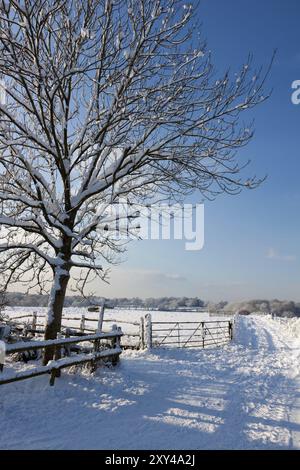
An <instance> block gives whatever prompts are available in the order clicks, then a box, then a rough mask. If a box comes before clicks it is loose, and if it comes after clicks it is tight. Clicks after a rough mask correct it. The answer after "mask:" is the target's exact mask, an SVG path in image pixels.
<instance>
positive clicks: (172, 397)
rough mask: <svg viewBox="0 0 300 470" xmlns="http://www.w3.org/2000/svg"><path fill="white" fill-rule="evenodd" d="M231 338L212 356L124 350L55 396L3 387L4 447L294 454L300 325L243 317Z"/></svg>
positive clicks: (51, 390)
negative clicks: (110, 364) (114, 362)
mask: <svg viewBox="0 0 300 470" xmlns="http://www.w3.org/2000/svg"><path fill="white" fill-rule="evenodd" d="M111 313H114V312H113V311H112V312H111ZM131 314H132V312H131ZM164 315H165V313H164ZM184 315H186V314H184ZM234 333H235V337H234V341H233V342H232V343H231V344H230V345H228V346H226V347H224V348H218V349H213V350H212V349H211V350H204V351H203V350H200V349H192V350H191V349H190V350H179V349H170V350H159V349H156V350H153V351H152V352H136V351H135V352H132V351H131V352H130V351H127V352H124V353H123V354H122V356H121V362H120V365H119V366H118V367H117V368H115V369H104V368H99V369H98V370H97V372H96V373H95V374H94V375H88V373H87V372H84V371H82V372H81V373H80V374H77V375H74V374H71V373H66V372H65V373H64V374H63V376H62V378H61V379H59V380H57V381H56V384H55V386H54V387H49V385H48V378H47V377H45V376H44V377H39V378H34V379H32V380H27V381H24V382H19V383H16V384H8V385H4V386H1V387H0V407H1V421H0V448H1V449H293V448H294V449H295V448H300V438H299V436H300V411H299V410H300V401H299V392H300V382H299V380H300V378H299V373H300V362H299V360H300V320H294V319H292V320H286V319H285V320H276V319H275V320H272V319H271V318H270V317H262V316H252V317H240V318H238V319H237V321H236V325H235V332H234Z"/></svg>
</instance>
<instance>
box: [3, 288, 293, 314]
mask: <svg viewBox="0 0 300 470" xmlns="http://www.w3.org/2000/svg"><path fill="white" fill-rule="evenodd" d="M103 300H105V304H106V306H107V307H110V308H118V307H123V308H126V307H127V308H130V307H136V308H143V309H157V310H162V311H172V310H173V311H174V310H184V309H186V310H188V309H194V308H203V309H206V310H208V311H210V312H219V311H223V312H224V313H226V312H234V313H235V312H238V311H242V310H243V311H245V312H248V313H255V312H262V313H274V314H275V315H276V316H279V317H294V316H297V317H300V302H294V301H282V300H277V299H275V300H249V301H244V302H235V303H228V302H226V301H221V302H206V301H204V300H201V299H200V298H199V297H158V298H154V297H149V298H146V299H141V298H139V297H130V298H128V297H120V298H111V299H108V298H106V299H104V298H103V297H90V298H83V297H81V296H79V295H78V296H68V297H67V298H66V302H65V307H87V306H89V305H91V304H96V305H97V304H100V303H101V302H102V301H103ZM2 303H3V306H2V307H4V306H5V305H6V304H8V305H10V306H22V307H46V306H47V304H48V296H47V295H38V294H24V293H20V292H9V293H7V294H6V295H5V298H4V297H3V299H2V301H1V299H0V304H2ZM0 310H1V305H0Z"/></svg>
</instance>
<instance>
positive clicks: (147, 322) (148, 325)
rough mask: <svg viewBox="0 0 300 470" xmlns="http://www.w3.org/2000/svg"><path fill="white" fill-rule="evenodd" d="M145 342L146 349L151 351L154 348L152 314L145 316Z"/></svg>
mask: <svg viewBox="0 0 300 470" xmlns="http://www.w3.org/2000/svg"><path fill="white" fill-rule="evenodd" d="M145 333H146V334H145V336H146V338H145V342H146V348H147V349H151V348H152V319H151V313H147V315H146V316H145Z"/></svg>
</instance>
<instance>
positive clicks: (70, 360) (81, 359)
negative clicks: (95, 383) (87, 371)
mask: <svg viewBox="0 0 300 470" xmlns="http://www.w3.org/2000/svg"><path fill="white" fill-rule="evenodd" d="M122 335H123V333H122V331H121V329H120V328H119V327H117V326H116V325H114V326H113V329H112V331H111V332H108V333H98V334H95V335H85V336H82V337H76V338H63V339H55V340H47V341H22V342H19V343H14V344H7V345H6V350H5V353H6V355H10V354H16V353H22V352H25V351H37V350H42V349H45V348H47V347H49V346H50V347H54V348H55V356H56V357H57V359H56V360H54V361H51V362H49V363H48V364H47V365H46V366H40V367H36V368H34V369H30V370H27V371H22V372H19V373H15V374H13V375H11V376H7V377H5V376H4V377H1V375H2V374H1V375H0V385H4V384H7V383H11V382H16V381H19V380H25V379H28V378H32V377H37V376H40V375H44V374H48V373H51V378H50V385H54V382H55V378H56V377H59V375H60V370H61V369H64V368H66V367H71V366H74V365H79V364H84V363H88V362H90V363H91V365H92V367H93V369H95V368H96V363H97V361H98V360H100V359H101V360H104V359H109V358H110V359H111V362H112V364H113V365H116V364H117V362H118V360H119V356H120V354H121V352H122V349H121V347H120V338H121V336H122ZM103 340H107V341H109V342H110V347H109V348H108V347H107V344H105V345H103V343H102V342H103ZM81 342H89V343H93V345H94V346H93V351H92V352H88V353H84V354H77V355H74V356H69V357H63V358H60V352H61V349H62V348H65V351H66V355H67V356H68V354H69V347H70V346H71V345H75V344H78V343H81ZM101 346H103V347H104V348H105V349H104V350H101V351H100V347H101ZM3 369H4V367H2V368H1V370H2V372H3Z"/></svg>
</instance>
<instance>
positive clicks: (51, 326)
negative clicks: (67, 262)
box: [43, 268, 70, 365]
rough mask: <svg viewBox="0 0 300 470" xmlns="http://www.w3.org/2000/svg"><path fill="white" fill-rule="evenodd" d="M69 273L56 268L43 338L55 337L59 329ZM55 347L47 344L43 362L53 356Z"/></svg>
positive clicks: (45, 362)
mask: <svg viewBox="0 0 300 470" xmlns="http://www.w3.org/2000/svg"><path fill="white" fill-rule="evenodd" d="M69 279H70V274H69V272H68V271H66V270H63V269H61V268H57V269H56V271H55V274H54V281H53V286H52V289H51V293H50V298H49V304H48V317H47V323H46V331H45V340H49V339H56V338H57V333H59V332H60V329H61V319H62V311H63V306H64V301H65V296H66V291H67V286H68V282H69ZM54 355H55V348H54V347H51V346H48V347H47V348H46V349H45V353H44V358H43V364H44V365H46V364H47V363H48V362H49V361H51V360H52V359H53V358H54Z"/></svg>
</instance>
